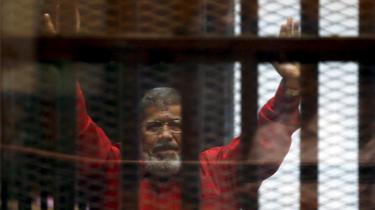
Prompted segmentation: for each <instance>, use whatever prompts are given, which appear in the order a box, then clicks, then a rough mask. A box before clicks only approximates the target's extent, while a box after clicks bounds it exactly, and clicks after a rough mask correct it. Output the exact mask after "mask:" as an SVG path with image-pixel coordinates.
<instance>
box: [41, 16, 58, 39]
mask: <svg viewBox="0 0 375 210" xmlns="http://www.w3.org/2000/svg"><path fill="white" fill-rule="evenodd" d="M43 21H44V25H45V27H46V30H47V32H48V33H49V34H56V33H57V32H56V29H55V27H54V25H53V23H52V20H51V16H50V15H49V14H48V13H44V14H43Z"/></svg>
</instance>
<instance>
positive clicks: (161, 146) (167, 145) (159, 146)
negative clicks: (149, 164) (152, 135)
mask: <svg viewBox="0 0 375 210" xmlns="http://www.w3.org/2000/svg"><path fill="white" fill-rule="evenodd" d="M162 150H176V151H177V150H178V145H177V144H176V143H171V142H165V141H162V142H158V143H156V144H155V146H154V147H153V148H152V152H159V151H162Z"/></svg>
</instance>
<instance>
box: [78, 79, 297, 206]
mask: <svg viewBox="0 0 375 210" xmlns="http://www.w3.org/2000/svg"><path fill="white" fill-rule="evenodd" d="M298 105H299V97H290V96H285V89H284V87H283V84H281V85H280V87H279V89H278V91H277V93H276V95H275V97H273V98H272V99H271V100H269V101H268V102H267V103H266V105H265V106H263V107H262V109H261V110H260V112H259V118H258V132H257V134H256V141H255V147H256V150H257V153H258V157H261V160H260V162H262V161H263V162H266V161H268V160H270V161H273V163H275V162H276V165H280V163H281V162H282V160H283V158H284V157H285V155H286V153H287V152H288V150H289V147H290V143H291V135H292V133H293V132H294V131H295V130H296V129H297V128H298V125H299V113H298ZM77 118H78V119H77V120H78V122H77V123H78V130H79V142H78V145H79V146H78V148H79V153H80V154H79V155H80V156H81V157H82V158H83V159H84V161H82V162H83V164H80V165H81V166H80V169H81V170H80V171H81V173H82V174H85V175H87V176H91V175H90V174H93V173H94V172H97V171H101V173H99V174H101V175H100V176H101V178H102V179H104V183H105V186H103V189H102V190H103V191H104V193H103V197H102V199H101V201H100V203H98V205H99V206H97V207H98V208H99V209H106V210H107V209H108V210H109V209H118V208H119V206H120V203H121V202H120V193H121V186H120V178H119V177H120V164H119V163H118V162H119V161H120V160H121V155H120V150H119V147H118V146H116V145H113V144H112V143H111V141H110V140H109V139H108V137H107V136H106V134H105V133H104V132H103V130H102V129H101V128H100V127H98V126H97V125H96V124H95V123H94V122H93V121H92V119H91V118H90V116H89V115H88V114H87V112H86V108H85V100H84V96H83V94H82V91H81V89H80V88H78V89H77ZM259 154H260V155H259ZM238 158H239V138H234V139H233V140H232V141H231V143H230V144H228V145H225V146H220V147H215V148H211V149H208V150H206V151H203V152H202V153H201V154H200V157H199V159H200V169H201V172H200V176H201V201H200V203H201V209H203V210H219V209H225V210H230V209H239V207H238V204H237V200H236V197H235V196H236V193H235V191H236V189H237V188H238V186H237V184H236V183H237V180H236V178H237V176H236V169H237V165H236V164H220V163H223V162H228V161H233V162H234V163H235V161H236V160H238ZM85 159H87V161H85ZM92 159H95V160H97V161H92ZM276 170H277V168H276V169H275V170H273V171H270V172H269V174H267V176H271V175H272V174H273V173H274V172H275V171H276ZM92 177H94V178H95V176H92ZM93 181H95V180H93ZM139 207H140V209H141V210H162V209H163V210H179V209H181V189H180V187H179V184H178V182H177V181H175V180H174V179H173V178H172V179H171V180H170V181H168V182H166V183H163V184H162V185H158V186H156V185H155V184H153V183H152V182H150V179H149V178H148V177H147V176H144V177H142V179H141V182H140V189H139Z"/></svg>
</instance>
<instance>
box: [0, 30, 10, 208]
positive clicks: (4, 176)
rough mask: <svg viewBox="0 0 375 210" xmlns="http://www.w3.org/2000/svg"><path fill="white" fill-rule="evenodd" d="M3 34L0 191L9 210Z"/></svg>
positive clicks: (0, 56)
mask: <svg viewBox="0 0 375 210" xmlns="http://www.w3.org/2000/svg"><path fill="white" fill-rule="evenodd" d="M0 28H1V23H0ZM1 46H3V45H2V33H0V145H1V147H0V181H1V182H0V184H1V189H0V194H1V197H0V200H1V209H4V210H8V199H9V197H8V195H9V190H8V182H9V181H8V173H7V171H6V170H5V169H6V168H7V162H6V160H5V152H6V151H5V149H4V148H3V147H2V145H4V143H5V142H6V140H5V133H4V132H6V131H5V129H4V125H5V124H6V122H5V116H4V113H5V111H6V110H5V103H4V100H5V99H4V94H5V91H4V76H3V75H4V68H3V67H4V65H3V54H2V52H3V50H2V47H1Z"/></svg>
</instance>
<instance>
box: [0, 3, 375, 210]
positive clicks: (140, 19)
mask: <svg viewBox="0 0 375 210" xmlns="http://www.w3.org/2000/svg"><path fill="white" fill-rule="evenodd" d="M74 8H78V9H79V11H80V24H81V25H80V30H79V33H78V34H77V33H76V32H75V30H76V29H75V27H76V25H77V16H76V14H75V9H74ZM374 11H375V2H374V1H372V0H352V1H350V0H336V1H323V0H321V1H318V0H300V1H298V0H295V1H294V0H289V1H276V0H258V1H257V0H242V1H240V0H228V1H217V0H186V1H173V0H158V1H147V0H138V1H130V0H122V1H120V0H95V1H92V0H91V1H84V0H81V1H78V0H76V1H74V0H71V1H68V0H54V1H23V0H12V1H3V3H2V6H1V14H2V25H1V27H2V28H1V30H2V33H1V209H4V210H8V209H100V206H98V203H99V202H100V199H101V197H102V196H103V193H104V192H103V186H104V185H106V183H105V180H103V179H102V178H101V177H102V175H103V174H102V173H103V172H102V171H101V170H99V169H98V170H97V171H92V172H91V173H92V174H93V176H91V177H85V176H83V175H82V174H81V171H79V170H78V167H77V164H79V161H80V159H81V158H82V157H80V156H79V155H77V151H78V150H79V147H78V145H77V143H76V142H77V136H76V132H77V125H76V114H77V113H76V84H77V81H79V84H80V85H81V87H82V89H83V90H84V93H85V95H86V99H87V106H88V112H89V113H90V115H91V116H92V118H93V119H94V120H95V122H97V123H98V125H100V127H102V128H103V129H104V131H105V132H106V134H107V135H108V136H109V138H110V139H111V140H112V141H113V143H120V144H121V149H122V150H121V160H122V161H121V173H120V176H121V177H122V178H123V179H122V182H121V188H122V195H121V197H120V198H119V200H120V202H121V208H122V209H127V210H128V209H138V207H139V194H138V192H139V183H140V180H141V179H142V177H141V172H140V170H141V169H140V167H139V165H138V164H136V163H137V160H138V159H139V155H140V154H139V153H140V152H139V150H138V149H134V148H139V147H140V142H139V138H140V137H139V133H138V132H136V131H137V122H139V113H138V109H137V107H138V105H139V100H140V98H141V96H142V95H143V93H144V92H145V91H146V90H148V89H150V88H153V87H158V86H172V87H175V88H177V89H178V90H179V91H180V93H181V95H182V107H183V114H182V115H183V139H184V141H183V144H182V160H183V167H182V171H181V174H180V177H179V179H180V183H181V186H180V187H181V190H182V192H181V194H182V200H181V202H182V205H181V206H182V207H183V208H184V209H200V203H201V202H202V201H201V199H200V182H201V180H200V171H199V170H200V169H199V164H197V163H198V162H199V153H200V152H201V151H203V150H204V149H208V148H212V147H214V146H220V145H224V144H227V143H228V142H229V140H230V139H232V138H233V137H234V136H235V135H238V134H239V133H241V134H240V135H241V148H242V150H241V157H243V161H238V163H237V164H236V165H238V169H239V170H238V173H237V176H238V177H239V178H238V179H239V186H241V184H245V183H253V182H257V181H258V180H257V176H256V171H257V169H258V167H260V166H259V165H256V164H249V162H246V161H245V157H246V156H247V155H248V153H249V150H247V149H245V148H249V147H250V145H252V142H253V141H254V138H253V137H254V136H255V135H256V132H257V129H258V128H257V126H256V125H257V112H258V110H259V107H260V105H263V104H264V102H265V99H264V98H267V97H269V96H272V94H273V92H274V88H275V87H276V86H277V83H278V78H277V77H276V78H275V76H273V75H272V73H270V72H273V70H272V68H270V67H269V65H268V66H267V64H265V63H269V62H274V61H278V62H296V61H298V62H300V63H301V64H303V65H302V69H303V71H302V79H301V87H302V99H301V107H300V109H301V129H300V135H299V136H298V135H297V136H295V137H294V139H293V141H294V142H298V143H299V144H297V148H295V149H293V145H292V149H291V151H290V153H293V154H294V157H292V159H291V160H290V159H289V158H288V157H287V158H286V160H285V161H286V162H288V161H289V164H290V165H292V166H291V167H289V169H284V166H281V168H280V169H279V171H282V172H281V174H275V175H274V177H279V178H276V180H274V181H273V182H272V181H270V182H272V183H271V184H270V185H268V183H265V182H268V180H270V179H271V180H272V179H273V178H274V177H271V178H269V179H267V180H266V181H264V183H263V185H264V186H263V185H262V187H261V189H260V190H259V191H257V193H256V194H251V195H250V194H249V193H246V192H243V193H240V194H238V195H236V196H235V198H236V199H237V202H238V203H239V204H240V206H241V209H280V208H281V209H298V208H299V209H303V210H305V209H307V210H308V209H318V208H319V209H361V210H367V209H374V207H375V205H374V201H373V200H374V198H375V197H374V196H375V195H374V193H375V192H374V189H375V188H374V183H373V182H374V174H375V173H374V152H373V146H374V139H373V132H374V126H373V123H374V122H373V120H374V117H375V116H374V111H373V107H374V106H375V102H374V98H375V87H374V86H375V81H374V80H375V75H374V74H375V73H374V72H375V69H374V64H373V58H372V57H373V52H372V50H373V49H375V48H374V47H375V40H374V38H373V34H374V30H375V15H374V14H375V13H374ZM45 12H48V13H49V14H50V15H51V17H52V19H53V21H54V23H59V24H56V25H55V26H56V29H57V30H58V34H57V35H54V36H51V35H45V25H44V23H43V18H42V17H43V13H45ZM288 16H294V17H296V18H297V19H299V20H300V22H301V31H302V36H301V37H300V38H277V37H272V36H270V35H271V34H274V35H275V34H278V27H279V25H280V24H281V23H282V21H283V20H284V19H286V18H287V17H288ZM342 36H344V37H342ZM332 61H336V63H333V62H332ZM338 61H340V62H338ZM345 62H346V63H345ZM348 62H351V63H348ZM355 64H358V68H353V65H355ZM323 65H325V66H323ZM348 66H349V67H348ZM322 75H323V76H322ZM271 83H272V84H271ZM270 86H272V87H270ZM348 86H350V87H352V89H348V88H347V87H348ZM324 91H325V92H324ZM340 126H341V127H340ZM338 127H339V128H338ZM239 130H240V132H239ZM349 131H351V133H347V132H349ZM335 137H338V138H335ZM332 148H335V149H336V150H332ZM296 151H297V152H296ZM293 158H294V159H293ZM89 161H98V160H96V159H94V160H89ZM285 167H288V166H285ZM231 175H232V174H229V176H231ZM283 177H286V178H285V179H283ZM228 196H233V195H228ZM159 205H160V206H155V209H165V208H166V207H163V204H162V203H161V204H159ZM220 208H222V209H226V207H225V206H221V207H220Z"/></svg>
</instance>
